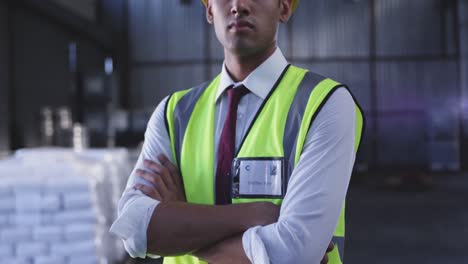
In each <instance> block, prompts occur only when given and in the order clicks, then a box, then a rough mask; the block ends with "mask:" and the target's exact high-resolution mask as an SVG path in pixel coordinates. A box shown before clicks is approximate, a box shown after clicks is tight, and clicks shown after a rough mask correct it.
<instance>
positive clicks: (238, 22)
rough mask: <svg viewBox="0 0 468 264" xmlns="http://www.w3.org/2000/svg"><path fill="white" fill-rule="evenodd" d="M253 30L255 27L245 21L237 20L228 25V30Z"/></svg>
mask: <svg viewBox="0 0 468 264" xmlns="http://www.w3.org/2000/svg"><path fill="white" fill-rule="evenodd" d="M233 28H234V29H253V28H254V26H253V25H252V24H251V23H249V22H248V21H245V20H236V21H233V22H231V23H229V25H228V29H233Z"/></svg>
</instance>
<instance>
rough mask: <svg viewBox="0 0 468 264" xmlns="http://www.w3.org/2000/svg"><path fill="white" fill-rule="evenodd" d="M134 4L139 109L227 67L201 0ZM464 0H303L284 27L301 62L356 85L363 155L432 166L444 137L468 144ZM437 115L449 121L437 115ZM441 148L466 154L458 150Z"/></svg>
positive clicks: (287, 47)
mask: <svg viewBox="0 0 468 264" xmlns="http://www.w3.org/2000/svg"><path fill="white" fill-rule="evenodd" d="M460 1H462V2H463V1H465V0H460ZM465 2H466V1H465ZM129 4H130V29H129V30H130V32H131V38H130V39H131V46H132V49H131V50H132V56H131V58H132V82H131V83H132V87H131V90H132V91H133V97H132V103H133V105H134V106H147V107H153V108H154V106H155V105H156V102H159V101H160V100H161V99H162V98H163V97H164V96H165V95H167V94H169V93H171V92H172V91H175V90H179V89H185V88H188V87H191V86H193V85H195V84H198V83H200V82H202V81H203V80H206V79H208V78H209V77H212V76H214V75H215V74H218V73H219V71H220V67H221V63H222V59H223V51H222V47H221V46H220V44H219V43H218V41H217V39H216V36H215V34H214V33H213V30H212V29H211V26H209V25H208V24H207V23H206V22H205V13H204V12H205V11H204V7H203V5H202V4H201V3H200V2H199V1H196V0H195V1H192V3H191V4H190V5H188V6H183V5H181V4H180V1H164V0H144V1H143V0H141V1H129ZM455 4H456V1H444V0H412V1H406V0H361V1H351V0H314V1H301V2H300V6H299V8H298V10H297V11H296V13H295V14H294V16H293V17H292V19H291V21H290V22H289V24H286V25H281V29H280V33H279V46H280V47H281V49H282V51H283V53H284V54H285V55H286V56H287V57H288V59H289V60H290V61H291V62H293V63H294V64H297V65H300V66H303V67H306V68H308V69H310V70H312V71H315V72H318V73H321V74H323V75H326V76H329V77H332V78H335V79H336V80H338V81H341V82H343V83H346V84H348V85H349V87H350V89H351V90H352V92H353V93H354V94H355V96H356V97H357V98H358V100H359V102H360V103H361V105H362V107H363V109H364V110H365V113H366V116H367V121H368V122H367V127H366V136H365V138H364V144H363V153H361V155H360V158H361V162H363V161H364V163H370V164H368V165H371V166H376V167H385V166H390V165H391V166H392V167H395V166H416V167H425V168H427V167H430V163H431V161H432V159H434V158H437V157H433V156H431V151H433V150H434V145H431V144H432V143H431V142H432V141H434V140H435V139H436V138H440V137H436V136H435V135H439V134H443V135H444V136H443V137H442V138H443V140H445V141H447V142H448V141H450V142H452V143H453V142H455V143H457V144H458V145H459V138H458V131H459V126H458V124H459V121H460V117H459V111H458V110H457V109H451V108H450V109H448V107H447V105H452V106H453V105H456V104H457V102H459V99H457V98H459V96H460V93H461V90H460V83H459V67H458V61H459V58H458V56H457V55H458V54H457V36H458V33H459V32H457V30H456V29H457V27H456V21H457V20H456V16H455V13H456V5H455ZM437 113H439V114H440V115H442V116H446V115H448V116H449V118H445V119H444V120H446V121H444V122H442V123H441V122H439V123H437V122H433V120H434V118H437ZM434 115H436V116H435V117H434ZM445 141H444V142H445ZM441 149H443V151H442V156H443V155H445V156H450V155H452V156H451V157H453V159H458V156H457V155H458V154H457V153H458V152H457V151H458V150H457V149H453V148H452V149H451V148H450V147H448V148H447V147H446V146H445V145H444V147H443V148H441ZM444 151H445V152H444Z"/></svg>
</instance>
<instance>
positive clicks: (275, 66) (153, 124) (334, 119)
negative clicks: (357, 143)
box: [111, 48, 355, 264]
mask: <svg viewBox="0 0 468 264" xmlns="http://www.w3.org/2000/svg"><path fill="white" fill-rule="evenodd" d="M287 65H288V63H287V61H286V59H285V57H284V56H283V54H282V52H281V51H280V49H279V48H277V49H276V51H275V52H274V53H273V54H272V55H271V56H270V57H269V58H268V59H267V60H266V61H265V62H263V63H262V64H261V65H260V66H258V67H257V68H256V69H255V70H254V71H253V72H252V73H251V74H250V75H249V76H248V77H247V78H246V79H245V80H244V81H242V82H240V83H235V82H234V81H233V80H232V79H231V77H230V75H229V73H228V72H227V71H226V68H225V65H224V64H223V67H222V71H221V79H220V84H219V88H218V92H217V97H216V98H217V101H216V116H215V139H219V137H220V136H221V131H222V128H223V125H224V120H225V118H226V114H227V110H228V109H227V108H228V98H227V94H226V93H224V91H225V90H226V88H227V87H229V86H231V85H234V86H235V87H237V86H238V85H240V84H243V85H244V86H245V87H247V88H248V89H249V90H250V91H251V93H248V94H247V95H245V96H244V97H243V98H242V99H241V101H240V103H239V107H238V110H237V123H236V149H237V148H239V145H240V143H241V140H242V138H243V137H244V135H245V133H246V130H247V129H248V127H249V125H250V123H251V122H252V120H253V118H254V116H255V114H256V112H257V110H258V109H259V107H260V106H261V104H262V102H263V100H264V99H265V98H266V97H267V95H268V93H269V92H270V91H271V89H272V88H273V86H274V84H275V83H276V81H277V80H278V78H279V77H280V75H281V73H282V72H283V70H284V69H285V68H286V67H287ZM234 89H235V88H234ZM166 102H167V97H166V98H165V99H164V100H163V101H162V102H161V103H160V104H159V105H158V106H157V108H156V110H155V111H154V113H153V115H152V116H151V119H150V120H149V122H148V127H147V130H146V132H145V142H144V145H143V149H142V152H141V154H140V157H139V159H138V161H137V164H136V165H135V169H134V170H133V172H132V173H131V175H130V177H129V179H128V182H127V188H126V190H125V191H124V193H123V195H122V197H121V199H120V201H119V205H118V218H117V219H116V221H115V222H114V224H113V225H112V227H111V232H112V233H114V234H116V235H117V236H119V237H120V238H121V239H122V240H123V242H124V246H125V248H126V250H127V252H128V253H129V254H130V255H131V256H132V257H141V258H145V257H146V256H150V257H157V256H152V255H150V254H147V249H146V230H147V227H148V223H149V221H150V218H151V216H152V213H153V210H154V208H155V207H156V206H157V205H158V204H159V201H157V200H154V199H152V198H150V197H147V196H145V195H144V194H143V193H142V192H140V191H139V190H135V189H133V188H132V187H133V186H134V185H135V184H136V183H144V184H147V183H146V182H145V181H142V180H141V178H139V177H136V176H135V170H136V169H138V168H143V160H144V159H150V160H153V161H155V162H157V158H156V157H157V155H159V154H164V155H166V156H167V157H169V159H170V160H171V161H172V157H173V155H172V149H171V145H170V139H169V135H168V133H167V130H166V127H165V119H164V108H165V104H166ZM354 136H355V105H354V101H353V99H352V97H351V95H350V94H349V92H348V91H347V90H346V89H344V88H339V89H337V90H336V91H335V92H334V93H333V95H332V96H330V98H329V99H328V101H327V102H326V103H325V105H324V106H323V108H322V109H321V111H320V112H319V113H318V115H317V117H316V119H315V120H314V122H313V123H312V125H311V128H310V130H309V132H308V134H307V138H306V142H305V144H304V147H303V152H302V154H301V156H300V159H299V161H298V163H297V166H296V168H295V169H294V170H293V172H292V175H291V177H290V181H289V183H288V189H287V193H286V196H285V197H284V200H283V203H282V205H281V211H280V217H279V220H278V222H277V223H274V224H271V225H268V226H257V227H253V228H250V229H248V230H247V231H246V232H245V233H244V234H243V238H242V244H243V248H244V251H245V254H246V255H247V257H248V258H249V259H250V261H251V262H252V263H255V264H257V263H262V264H263V263H265V264H266V263H319V262H320V260H321V259H322V257H323V255H324V253H325V251H326V248H327V246H328V243H329V242H330V241H331V239H332V237H333V232H334V230H335V227H336V225H337V222H338V217H339V214H340V210H341V207H342V205H343V201H344V200H345V196H346V191H347V188H348V184H349V180H350V176H351V172H352V168H353V164H354V160H355V152H354ZM217 150H218V140H215V149H214V151H215V156H216V154H217ZM172 162H174V161H172ZM214 169H215V171H216V164H215V168H214Z"/></svg>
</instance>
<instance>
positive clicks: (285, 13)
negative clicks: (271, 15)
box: [279, 0, 291, 23]
mask: <svg viewBox="0 0 468 264" xmlns="http://www.w3.org/2000/svg"><path fill="white" fill-rule="evenodd" d="M280 1H281V2H280V9H281V10H280V17H279V21H280V22H281V23H286V22H288V20H289V18H290V17H291V0H280Z"/></svg>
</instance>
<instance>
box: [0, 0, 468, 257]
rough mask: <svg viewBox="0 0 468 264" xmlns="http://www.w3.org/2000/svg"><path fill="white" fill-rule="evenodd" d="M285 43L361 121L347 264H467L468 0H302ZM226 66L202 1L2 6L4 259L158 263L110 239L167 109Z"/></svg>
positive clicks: (1, 0)
mask: <svg viewBox="0 0 468 264" xmlns="http://www.w3.org/2000/svg"><path fill="white" fill-rule="evenodd" d="M278 46H279V47H280V49H281V50H282V52H283V54H284V55H285V57H286V58H287V59H288V61H289V62H290V63H292V64H294V65H298V66H301V67H304V68H307V69H309V70H311V71H313V72H316V73H319V74H322V75H325V76H328V77H331V78H333V79H335V80H338V81H340V82H342V83H345V84H347V85H348V86H349V88H350V90H351V92H352V93H353V94H354V96H355V97H356V98H357V100H358V101H359V103H360V105H361V107H362V109H363V112H364V116H365V119H366V126H365V130H364V134H363V138H362V144H361V146H360V150H359V152H358V155H357V159H356V162H355V166H354V171H353V175H352V178H351V184H350V187H349V189H348V194H347V200H346V206H347V209H346V210H347V211H346V219H347V225H346V247H345V262H346V263H348V264H349V263H382V264H386V263H388V264H390V263H401V264H403V263H428V264H430V263H468V250H467V249H468V208H467V207H466V206H465V204H464V203H465V202H464V201H467V200H468V173H467V171H468V1H467V0H411V1H407V0H302V1H300V3H299V6H298V9H297V11H296V12H295V13H294V15H293V16H292V17H291V19H290V21H289V22H288V23H286V24H282V25H281V26H280V30H279V34H278ZM223 58H224V54H223V48H222V46H221V45H220V44H219V42H218V40H217V38H216V35H215V33H214V30H213V28H212V25H210V24H208V23H207V22H206V17H205V7H204V6H203V4H202V3H201V1H198V0H172V1H167V0H166V1H165V0H81V1H73V0H40V1H39V0H0V198H1V200H0V214H1V215H0V263H30V264H36V263H162V262H160V261H161V260H158V259H156V260H153V259H131V258H130V257H129V256H128V254H127V253H126V252H125V250H124V248H123V246H122V244H121V242H120V241H118V240H117V239H116V238H115V237H113V236H112V235H111V234H108V232H107V231H108V228H109V226H110V224H111V223H112V221H113V218H114V217H115V215H116V204H117V202H118V199H119V197H120V195H121V193H122V191H123V189H124V188H125V184H126V181H127V178H128V175H129V173H130V171H131V169H133V166H134V165H135V162H136V159H137V157H138V155H139V152H140V149H141V144H142V141H143V140H144V133H145V129H146V124H147V122H148V120H149V118H150V116H151V114H152V113H153V111H154V110H155V108H156V106H157V105H158V104H159V102H160V101H161V100H162V99H163V98H165V97H166V96H168V95H170V94H171V93H173V92H175V91H178V90H184V89H187V88H190V87H193V86H195V85H198V84H200V83H203V82H204V81H207V80H210V79H212V78H213V77H215V76H216V75H218V74H219V72H220V71H221V67H222V64H223ZM70 171H72V172H70ZM65 174H71V175H67V177H65ZM81 174H86V176H83V175H81ZM68 176H69V177H68ZM70 182H72V183H73V184H72V183H70ZM89 182H92V183H93V184H92V185H89V186H92V188H91V187H90V188H91V189H90V190H88V189H87V188H88V187H87V186H88V185H87V184H88V183H89ZM75 190H77V191H76V192H75ZM18 193H20V194H18ZM25 193H26V194H25ZM70 193H72V194H74V195H72V194H70ZM15 195H16V196H15ZM34 200H36V202H33V203H31V201H34ZM37 200H41V201H42V202H37ZM44 204H45V205H44ZM88 207H89V208H91V209H92V210H91V209H90V210H88V209H86V208H88ZM73 208H75V209H76V210H75V211H73V210H74V209H73ZM96 208H98V209H96ZM62 209H63V211H60V210H62ZM72 209H73V210H72ZM54 210H55V211H54ZM44 211H45V212H46V213H45V216H47V217H45V216H44ZM93 212H94V213H96V214H97V215H92V214H93ZM96 219H97V220H96ZM50 221H52V223H54V225H55V226H59V225H62V224H63V223H68V222H74V221H76V224H75V225H71V226H70V227H68V226H67V225H66V224H63V225H64V226H65V227H63V229H64V231H63V234H62V233H59V231H57V230H55V229H53V228H51V229H47V228H42V229H40V230H39V231H37V232H36V229H35V228H36V226H43V225H45V224H44V223H50ZM23 227H25V228H23ZM12 230H13V231H12ZM27 230H33V231H31V232H32V233H31V234H29V233H27V232H28V231H27ZM54 230H55V231H54ZM60 230H61V229H60ZM41 232H44V233H41ZM60 232H62V231H60ZM41 234H45V235H44V236H48V237H49V236H50V238H51V240H50V241H49V240H44V241H45V242H44V241H43V240H41V239H40V238H41V237H42V235H41ZM54 236H55V238H56V240H54ZM21 237H23V238H25V239H26V240H29V241H28V243H23V242H21ZM35 239H38V242H37V243H35V242H31V241H34V240H35ZM67 239H69V240H70V241H73V242H70V241H69V240H67ZM80 239H82V240H83V242H76V241H81V240H80ZM12 241H13V242H12ZM14 241H19V242H14ZM57 241H59V243H58V244H54V243H56V242H57ZM89 241H91V242H89ZM96 241H97V242H96ZM88 242H89V243H88ZM110 245H112V246H110ZM28 252H29V253H30V255H28V254H27V253H28Z"/></svg>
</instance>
